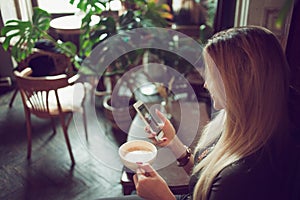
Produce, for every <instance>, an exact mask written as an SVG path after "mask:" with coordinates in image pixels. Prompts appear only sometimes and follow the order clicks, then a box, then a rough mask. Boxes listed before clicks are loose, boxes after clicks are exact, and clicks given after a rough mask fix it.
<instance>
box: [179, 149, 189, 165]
mask: <svg viewBox="0 0 300 200" xmlns="http://www.w3.org/2000/svg"><path fill="white" fill-rule="evenodd" d="M185 147H186V150H185V156H184V157H182V158H178V159H177V166H178V167H184V166H186V165H187V164H188V162H189V160H190V158H191V155H192V150H191V148H189V147H187V146H185Z"/></svg>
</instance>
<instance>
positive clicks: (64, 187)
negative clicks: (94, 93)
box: [0, 92, 127, 200]
mask: <svg viewBox="0 0 300 200" xmlns="http://www.w3.org/2000/svg"><path fill="white" fill-rule="evenodd" d="M11 95H12V93H11V92H9V93H6V94H4V95H1V96H0V191H1V192H0V199H9V200H13V199H18V200H19V199H47V200H48V199H55V200H58V199H97V198H101V197H115V196H120V195H122V187H121V185H120V176H121V167H122V166H121V165H119V163H118V161H117V160H116V159H117V156H118V155H117V149H118V146H119V145H120V144H121V143H122V142H123V141H125V140H126V137H127V135H126V134H124V133H113V132H112V131H111V127H110V125H109V123H108V122H107V121H106V119H105V118H104V117H103V112H102V110H101V109H99V108H98V109H95V107H93V106H88V111H87V112H88V132H89V138H88V141H87V140H86V138H85V137H84V135H83V134H82V133H84V132H83V131H81V129H82V123H81V122H82V121H81V119H80V115H79V116H77V115H75V116H74V120H73V121H72V122H71V124H70V127H69V136H70V141H71V145H72V148H73V153H74V156H75V160H76V164H75V166H74V167H72V166H71V160H70V157H69V154H68V151H67V147H66V144H65V140H64V137H63V133H62V130H61V127H60V126H59V123H58V121H57V132H56V134H55V135H53V134H52V129H51V123H50V121H48V120H41V119H37V118H35V117H33V122H32V123H33V141H32V144H33V149H32V158H31V160H27V159H26V151H27V141H26V128H25V118H24V112H23V107H22V103H21V97H20V94H18V95H17V98H16V100H15V102H14V104H13V107H12V108H9V106H8V104H9V100H10V97H11ZM89 103H90V102H89V100H88V104H89Z"/></svg>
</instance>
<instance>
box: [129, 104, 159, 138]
mask: <svg viewBox="0 0 300 200" xmlns="http://www.w3.org/2000/svg"><path fill="white" fill-rule="evenodd" d="M133 107H134V108H135V109H136V111H137V113H138V114H139V116H140V117H141V118H142V120H143V122H144V123H145V124H146V125H147V126H149V127H150V129H151V130H152V131H153V132H155V133H156V136H155V139H156V140H157V141H160V140H162V138H163V136H164V133H163V131H162V128H161V127H160V126H159V124H158V123H157V121H156V120H155V119H154V117H153V116H152V114H151V112H150V111H149V109H148V107H147V106H146V105H145V104H144V103H143V102H142V101H137V102H136V103H134V104H133Z"/></svg>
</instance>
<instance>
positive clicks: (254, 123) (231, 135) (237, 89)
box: [193, 26, 289, 199]
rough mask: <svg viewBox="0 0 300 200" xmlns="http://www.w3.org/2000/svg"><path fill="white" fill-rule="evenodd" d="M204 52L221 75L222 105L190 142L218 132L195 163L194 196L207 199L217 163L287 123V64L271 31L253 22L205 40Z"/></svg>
mask: <svg viewBox="0 0 300 200" xmlns="http://www.w3.org/2000/svg"><path fill="white" fill-rule="evenodd" d="M204 54H206V56H210V58H211V59H212V60H213V61H214V62H215V66H216V67H217V69H218V70H219V73H220V75H221V77H222V81H223V84H224V89H225V93H226V108H225V109H224V110H223V111H222V112H221V113H220V114H219V116H217V117H216V119H215V120H213V121H212V122H210V123H209V124H208V125H207V128H206V129H204V132H203V134H202V135H203V136H202V137H201V139H200V141H199V143H198V147H197V148H196V151H197V149H199V148H201V146H202V145H203V141H205V140H206V137H208V136H209V135H210V134H213V132H214V131H216V130H218V131H219V132H222V134H221V136H220V139H219V140H218V142H217V144H216V146H215V148H214V150H213V151H212V152H211V153H210V154H209V155H208V156H207V157H206V158H205V159H203V160H202V161H201V162H200V163H199V164H198V165H196V166H195V169H194V173H198V172H199V171H201V176H200V178H199V180H198V182H197V184H196V186H195V190H194V194H193V195H194V196H193V198H194V199H207V198H208V197H209V192H210V188H211V185H212V182H213V179H214V178H215V177H216V176H217V174H218V173H219V172H220V171H221V170H222V169H223V168H225V167H226V166H228V165H229V164H231V163H233V162H235V161H237V160H239V159H241V158H243V157H246V156H248V155H250V154H252V153H254V152H255V151H257V150H259V149H260V148H262V147H263V146H264V145H265V144H266V143H268V142H269V141H270V140H273V138H275V137H277V136H276V135H280V134H281V133H282V130H284V129H285V128H286V124H287V123H285V120H286V116H287V113H286V110H287V97H288V84H289V82H288V80H289V78H288V73H289V69H288V64H287V62H286V59H285V55H284V53H283V50H282V48H281V46H280V44H279V42H278V40H277V38H276V37H275V36H274V34H273V33H271V32H270V31H269V30H267V29H265V28H262V27H254V26H249V27H241V28H232V29H228V30H226V31H222V32H219V33H217V34H215V35H214V36H213V37H212V38H211V39H210V40H209V41H208V44H207V45H206V47H205V49H204ZM204 57H205V56H204ZM207 67H210V66H207ZM206 81H214V80H206ZM217 126H220V127H219V128H217V129H216V127H217ZM279 137H281V135H280V136H279Z"/></svg>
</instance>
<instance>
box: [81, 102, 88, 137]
mask: <svg viewBox="0 0 300 200" xmlns="http://www.w3.org/2000/svg"><path fill="white" fill-rule="evenodd" d="M82 118H83V126H84V132H85V138H86V140H87V141H88V131H87V121H86V113H85V108H84V106H83V109H82Z"/></svg>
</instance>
